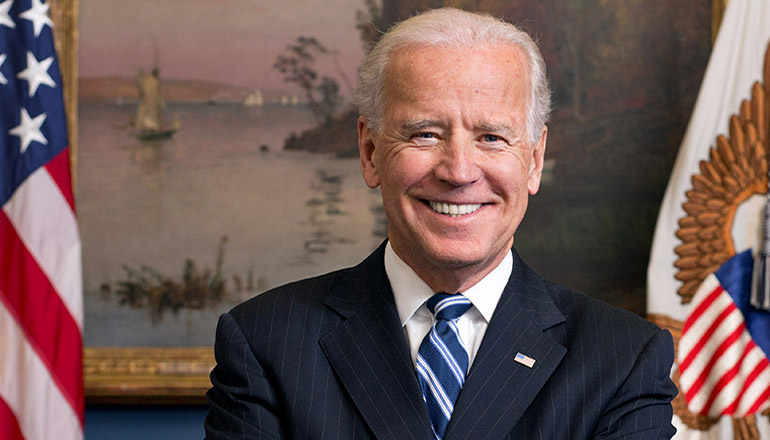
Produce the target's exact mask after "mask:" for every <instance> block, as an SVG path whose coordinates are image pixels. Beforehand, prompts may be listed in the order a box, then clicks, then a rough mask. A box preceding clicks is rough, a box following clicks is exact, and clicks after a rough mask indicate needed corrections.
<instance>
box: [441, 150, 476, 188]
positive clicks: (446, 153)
mask: <svg viewBox="0 0 770 440" xmlns="http://www.w3.org/2000/svg"><path fill="white" fill-rule="evenodd" d="M476 153H477V152H476V151H475V149H474V146H473V142H472V140H469V139H468V140H463V139H457V138H452V139H450V140H449V142H447V143H446V144H444V148H441V149H440V150H439V153H438V154H440V158H439V161H438V165H437V166H436V168H435V176H436V178H437V179H439V180H441V181H444V182H447V183H449V184H451V185H453V186H465V185H469V184H472V183H474V182H476V181H477V180H479V178H480V169H479V166H478V165H479V164H478V163H477V162H478V158H477V154H476Z"/></svg>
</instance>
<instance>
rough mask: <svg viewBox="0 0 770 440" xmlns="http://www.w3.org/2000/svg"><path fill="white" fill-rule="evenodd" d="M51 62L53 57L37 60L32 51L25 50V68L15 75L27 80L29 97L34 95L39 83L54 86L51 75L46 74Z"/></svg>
mask: <svg viewBox="0 0 770 440" xmlns="http://www.w3.org/2000/svg"><path fill="white" fill-rule="evenodd" d="M52 63H53V57H48V58H46V59H44V60H43V61H38V60H37V59H35V55H34V54H33V53H32V52H30V51H27V68H26V69H24V70H22V71H21V72H19V74H18V75H16V77H17V78H20V79H23V80H26V81H27V82H29V96H30V97H31V96H34V95H35V92H37V88H38V87H40V84H45V85H47V86H50V87H56V83H55V82H54V80H53V79H52V78H51V76H50V75H48V69H49V68H50V67H51V64H52Z"/></svg>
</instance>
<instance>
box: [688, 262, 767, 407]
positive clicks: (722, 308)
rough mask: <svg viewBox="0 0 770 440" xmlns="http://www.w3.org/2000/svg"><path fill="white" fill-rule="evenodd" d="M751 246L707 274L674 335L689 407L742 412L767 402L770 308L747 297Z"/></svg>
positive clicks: (749, 285) (765, 405)
mask: <svg viewBox="0 0 770 440" xmlns="http://www.w3.org/2000/svg"><path fill="white" fill-rule="evenodd" d="M752 266H753V258H752V254H751V250H747V251H744V252H742V253H739V254H737V255H735V256H733V257H732V258H731V259H729V260H728V261H727V262H726V263H724V264H723V265H722V266H721V267H720V268H719V270H717V271H716V272H715V273H713V274H711V275H709V276H708V277H707V278H706V279H705V280H704V281H703V283H702V284H701V287H700V288H699V289H698V291H697V292H696V294H695V296H694V297H693V300H692V304H691V308H690V314H689V316H688V317H687V320H686V321H685V324H684V329H683V331H682V338H681V340H680V341H679V371H680V382H679V384H680V385H681V390H682V393H684V396H685V398H686V400H687V405H688V408H689V409H690V411H692V412H694V413H696V414H703V415H708V416H711V417H718V416H720V415H729V416H734V417H743V416H745V415H748V414H754V413H756V412H758V411H760V410H762V409H764V408H766V407H767V406H768V404H770V360H768V354H770V312H768V311H766V310H762V309H757V308H754V307H753V306H752V305H751V303H750V297H751V271H752Z"/></svg>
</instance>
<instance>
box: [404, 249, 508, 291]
mask: <svg viewBox="0 0 770 440" xmlns="http://www.w3.org/2000/svg"><path fill="white" fill-rule="evenodd" d="M391 246H393V242H391ZM509 249H510V247H509V248H508V249H506V250H505V252H501V253H500V254H499V255H496V256H495V257H494V258H490V259H489V260H485V261H483V262H480V263H476V264H465V265H456V266H452V265H444V266H440V265H435V264H433V265H428V264H419V263H417V262H413V261H410V260H409V259H408V258H404V256H405V253H401V252H399V249H398V248H397V247H396V246H393V251H394V252H395V253H396V255H398V256H399V258H401V260H403V261H404V262H405V263H406V264H407V265H408V266H409V267H411V268H412V270H414V272H415V273H416V274H417V276H419V277H420V279H422V280H423V281H425V284H427V285H428V286H430V288H431V289H432V290H433V292H434V293H439V292H444V293H462V292H465V291H466V290H468V289H470V288H471V287H473V286H474V285H476V283H478V282H479V281H481V280H482V279H484V277H486V276H487V275H489V273H490V272H492V271H493V270H494V269H495V268H496V267H497V266H498V265H500V262H502V261H503V259H504V258H505V256H506V255H507V254H508V250H509Z"/></svg>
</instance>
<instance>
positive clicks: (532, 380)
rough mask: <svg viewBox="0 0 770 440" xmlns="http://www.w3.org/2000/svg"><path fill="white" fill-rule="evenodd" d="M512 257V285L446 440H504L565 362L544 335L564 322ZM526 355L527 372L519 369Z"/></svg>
mask: <svg viewBox="0 0 770 440" xmlns="http://www.w3.org/2000/svg"><path fill="white" fill-rule="evenodd" d="M513 255H514V265H513V271H512V273H511V278H510V280H509V281H508V285H507V286H506V288H505V290H504V291H503V295H502V297H501V298H500V302H499V303H498V305H497V308H496V309H495V313H494V315H493V317H492V319H491V321H490V323H489V327H488V328H487V331H486V333H485V335H484V339H483V341H482V343H481V346H480V347H479V351H478V353H477V355H476V358H475V360H474V361H473V365H472V366H471V370H470V371H469V373H468V377H467V380H466V382H465V385H464V386H463V389H462V391H461V392H460V396H459V398H458V400H457V403H456V404H455V409H454V413H453V415H452V420H451V421H450V423H449V426H448V428H447V432H446V435H445V439H450V440H451V439H461V438H462V439H465V438H504V437H505V435H506V434H508V433H509V432H510V431H511V430H512V429H513V427H514V426H515V425H516V423H517V422H518V421H519V419H520V418H521V416H522V415H523V414H524V411H525V410H526V409H527V407H529V405H530V404H531V403H532V400H533V399H534V398H535V396H536V395H537V394H538V392H539V391H540V389H541V388H542V387H543V386H544V385H545V383H546V381H547V380H548V378H549V377H550V376H551V374H552V373H553V371H554V370H555V369H556V367H557V366H558V365H559V363H560V362H561V359H562V357H563V356H564V354H565V353H566V351H567V350H566V348H564V347H563V346H562V345H560V344H558V343H556V342H554V341H553V340H552V339H551V338H549V337H548V336H547V335H546V334H545V333H544V330H546V329H547V328H550V327H552V326H554V325H557V324H559V323H561V322H563V321H564V316H563V314H562V313H561V312H560V311H559V310H558V309H557V308H556V306H555V305H554V304H553V302H552V301H551V300H550V298H549V297H548V292H547V291H546V289H545V286H544V284H543V282H542V279H541V278H540V277H539V276H538V275H537V274H535V273H534V271H532V270H531V269H530V268H529V267H528V266H526V265H525V264H524V262H523V261H521V259H520V258H519V257H518V255H517V254H516V252H515V251H514V252H513ZM517 353H522V354H524V355H527V356H529V357H531V358H533V359H535V364H534V365H533V366H532V367H531V368H529V367H527V366H525V365H522V364H520V363H517V362H516V361H515V357H516V354H517Z"/></svg>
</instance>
